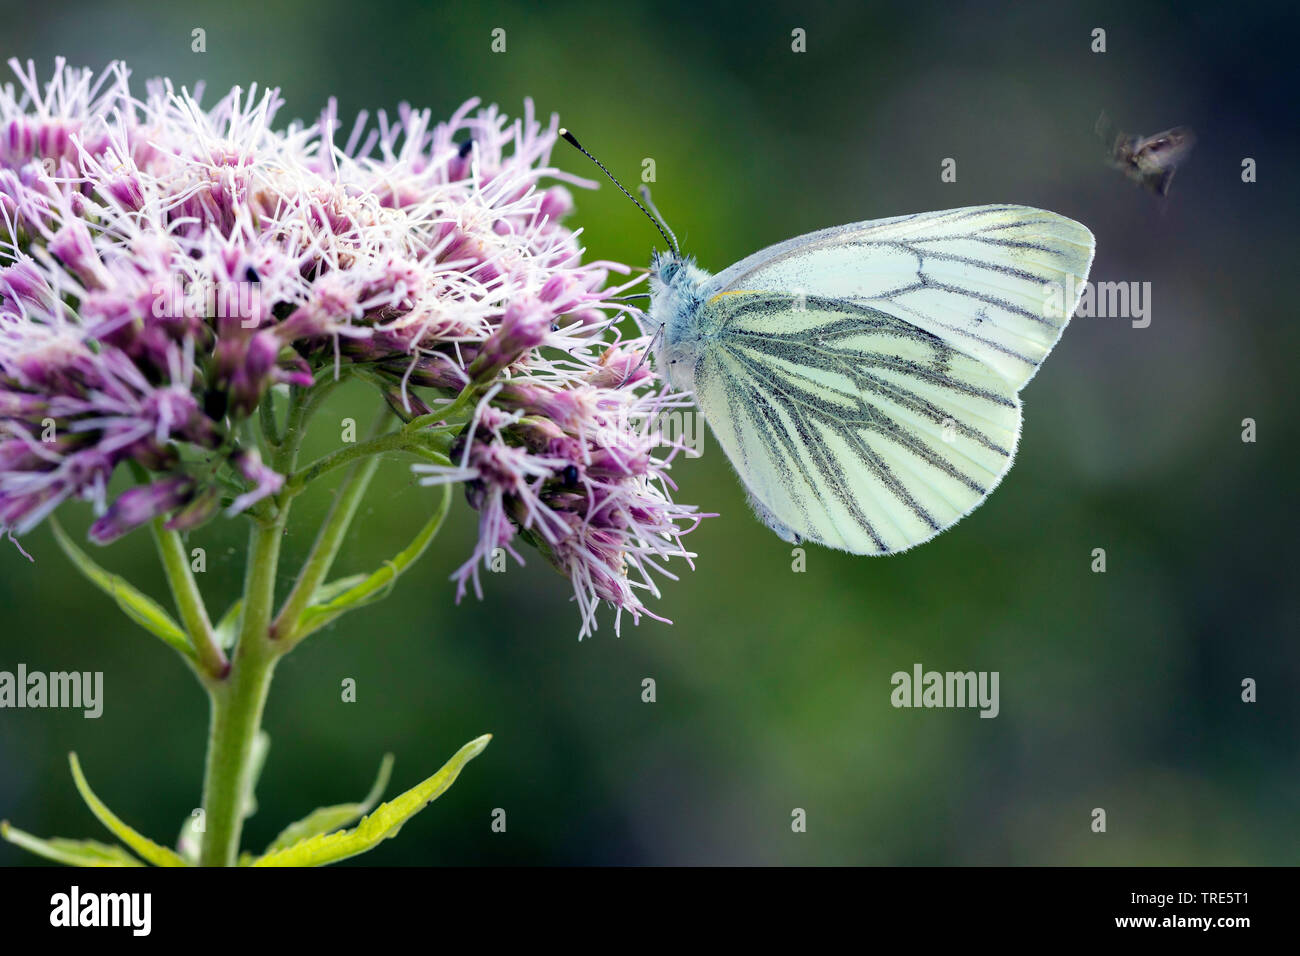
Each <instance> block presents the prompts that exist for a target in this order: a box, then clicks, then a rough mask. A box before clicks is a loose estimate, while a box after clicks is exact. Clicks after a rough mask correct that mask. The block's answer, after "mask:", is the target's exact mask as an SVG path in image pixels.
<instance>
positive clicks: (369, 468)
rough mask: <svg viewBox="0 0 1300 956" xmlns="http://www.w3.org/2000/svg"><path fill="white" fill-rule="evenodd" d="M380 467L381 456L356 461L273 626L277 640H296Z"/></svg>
mask: <svg viewBox="0 0 1300 956" xmlns="http://www.w3.org/2000/svg"><path fill="white" fill-rule="evenodd" d="M378 467H379V456H377V455H374V456H372V457H370V458H368V459H366V460H365V461H358V462H356V463H355V464H354V465H353V466H352V468H351V469H350V470H349V472H348V474H347V477H345V478H344V479H343V485H342V486H341V487H340V488H339V490H338V496H337V497H336V498H335V499H334V504H333V505H332V506H331V508H330V512H329V515H328V517H326V519H325V523H324V524H323V525H321V529H320V532H319V533H318V534H317V536H316V543H315V544H313V545H312V549H311V553H310V554H309V555H308V557H307V561H306V563H304V564H303V566H302V570H301V571H300V572H299V573H298V580H297V581H295V582H294V585H293V590H292V591H290V592H289V596H288V598H286V599H285V602H284V607H282V608H281V609H280V614H279V616H277V617H276V619H275V623H274V624H272V625H271V634H272V636H273V637H274V638H276V639H277V640H278V639H280V638H283V639H285V640H286V641H292V640H293V637H294V631H295V630H296V628H297V625H298V618H299V616H300V615H301V614H302V612H303V611H304V610H305V609H306V607H307V605H308V603H309V602H310V601H311V599H312V596H313V595H314V594H315V593H316V589H317V588H318V587H320V586H321V584H322V583H324V581H325V576H326V575H328V574H329V573H330V568H331V567H333V565H334V559H335V558H336V557H338V553H339V548H340V547H341V546H342V545H343V539H344V537H345V536H346V535H347V533H348V528H349V527H350V526H351V524H352V519H353V517H355V516H356V513H357V507H358V506H359V505H360V504H361V499H362V497H363V496H364V495H365V493H366V488H367V487H368V486H369V485H370V479H371V478H373V477H374V475H375V470H376V469H377V468H378Z"/></svg>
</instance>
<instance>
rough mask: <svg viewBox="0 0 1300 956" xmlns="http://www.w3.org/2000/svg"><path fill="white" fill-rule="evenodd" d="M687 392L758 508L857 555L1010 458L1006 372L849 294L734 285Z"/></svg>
mask: <svg viewBox="0 0 1300 956" xmlns="http://www.w3.org/2000/svg"><path fill="white" fill-rule="evenodd" d="M703 309H704V311H705V314H704V315H702V316H701V320H702V322H703V324H704V325H706V326H712V327H715V328H718V329H719V330H720V331H719V333H718V334H717V335H716V336H713V337H711V338H710V339H709V343H708V345H707V346H706V347H704V348H703V349H702V350H701V353H700V356H699V361H698V363H697V365H696V369H695V390H696V398H697V400H698V402H699V404H700V408H701V410H702V411H703V412H704V415H705V417H706V418H707V419H708V421H709V422H710V424H711V425H712V426H713V428H714V431H715V433H716V434H717V437H718V440H719V442H720V443H721V444H722V445H723V447H724V449H725V450H726V452H727V454H728V456H729V457H730V458H731V461H732V462H733V464H734V465H735V466H736V469H737V471H738V472H739V473H740V476H741V478H742V480H743V481H744V482H745V484H746V486H747V487H748V488H749V490H750V492H751V494H752V495H753V496H754V497H755V498H756V499H757V500H758V502H759V503H760V504H761V505H762V506H763V507H762V509H760V512H762V511H766V512H767V514H766V515H765V517H766V518H767V519H768V520H769V521H772V520H773V519H775V521H774V522H773V523H774V524H776V523H779V524H780V525H781V526H784V527H778V528H776V530H778V531H779V532H782V531H785V530H787V529H788V530H791V531H793V532H795V533H797V534H800V535H802V536H804V537H806V538H808V539H810V540H813V541H817V542H819V543H822V544H825V545H829V546H831V547H836V548H842V549H845V550H848V551H852V552H855V553H858V554H873V553H874V554H881V553H889V552H892V551H899V550H902V549H904V548H908V547H910V546H912V545H914V544H918V543H920V542H922V541H925V540H926V539H928V538H930V537H933V536H934V535H935V534H938V533H939V532H940V531H942V530H943V529H944V528H946V527H947V526H949V525H951V524H952V523H953V522H955V521H957V520H958V519H959V518H960V517H961V516H962V515H964V514H965V513H967V512H968V511H970V510H971V509H972V508H973V507H975V506H976V505H977V504H979V502H980V501H982V500H983V499H984V497H985V496H986V495H987V494H988V493H989V491H991V490H992V489H993V487H994V486H995V485H996V484H997V483H998V481H999V480H1000V479H1001V477H1002V475H1003V474H1004V473H1005V472H1006V470H1007V468H1008V467H1009V466H1010V464H1011V458H1012V455H1013V454H1014V451H1015V446H1016V442H1017V439H1018V437H1019V433H1020V403H1019V400H1018V398H1017V396H1016V389H1015V388H1014V387H1013V385H1012V384H1011V383H1010V382H1008V380H1007V379H1006V378H1005V377H1003V376H1002V375H1001V374H999V373H998V372H996V371H995V370H994V369H993V368H991V367H989V366H988V365H986V364H984V363H983V362H981V361H979V360H977V359H975V358H972V357H971V356H969V355H967V354H964V353H963V352H961V351H959V350H957V349H955V348H954V347H953V346H952V345H950V344H949V343H948V342H947V341H946V340H945V339H944V338H942V337H940V336H939V335H936V334H934V333H932V332H929V331H927V330H925V329H923V328H921V327H920V325H919V324H913V323H911V322H908V321H905V320H904V319H902V318H900V317H898V316H897V315H894V314H891V313H890V312H886V311H884V310H882V309H880V308H877V307H875V306H874V305H868V304H863V303H859V302H856V301H849V300H848V299H847V298H835V297H825V296H821V295H817V296H812V295H802V294H797V295H790V294H788V293H775V292H736V293H734V294H723V295H715V296H713V297H712V298H711V299H710V300H709V301H707V302H706V303H705V304H704V306H703Z"/></svg>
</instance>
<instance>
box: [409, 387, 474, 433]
mask: <svg viewBox="0 0 1300 956" xmlns="http://www.w3.org/2000/svg"><path fill="white" fill-rule="evenodd" d="M482 395H483V388H482V387H481V386H479V385H473V384H471V385H466V386H465V388H464V389H462V390H461V392H460V394H459V395H457V396H456V397H455V398H454V399H452V401H451V402H449V403H448V404H446V405H444V406H442V407H441V408H435V409H434V410H433V411H431V412H429V413H428V414H427V415H418V416H416V417H415V418H412V419H411V420H410V421H409V422H407V423H406V426H405V428H404V429H403V430H404V431H405V432H407V433H408V434H410V433H414V432H417V431H419V430H420V429H422V428H427V427H428V426H430V425H437V424H438V423H439V422H445V421H450V420H451V419H453V418H455V417H456V416H458V415H461V414H462V413H464V412H466V411H467V410H469V409H470V408H473V406H474V405H475V404H476V403H477V402H478V400H479V398H480V397H482Z"/></svg>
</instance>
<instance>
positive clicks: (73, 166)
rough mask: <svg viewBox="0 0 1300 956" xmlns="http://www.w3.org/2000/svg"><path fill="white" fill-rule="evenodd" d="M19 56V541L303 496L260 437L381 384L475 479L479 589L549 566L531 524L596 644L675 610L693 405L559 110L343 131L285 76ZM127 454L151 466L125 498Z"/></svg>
mask: <svg viewBox="0 0 1300 956" xmlns="http://www.w3.org/2000/svg"><path fill="white" fill-rule="evenodd" d="M10 65H11V67H12V68H13V70H14V72H15V74H16V76H17V82H16V83H14V84H8V85H4V86H0V530H2V531H5V532H8V533H10V534H13V533H17V534H22V533H24V532H26V531H28V530H30V529H31V528H32V527H34V526H35V525H37V524H38V523H39V522H40V521H41V520H42V519H43V518H45V517H46V516H47V515H48V514H49V513H50V512H51V511H53V510H54V509H55V508H56V507H58V506H59V505H60V504H61V503H62V502H64V501H66V500H68V499H70V498H79V499H83V500H87V501H89V502H90V503H91V505H92V506H93V508H94V510H95V513H96V515H97V518H96V520H95V522H94V524H93V525H92V528H91V537H92V539H93V540H95V541H98V542H101V543H102V542H105V541H109V540H113V539H114V538H116V537H118V536H120V535H122V534H125V533H126V532H128V531H130V530H131V529H132V528H135V527H137V526H139V525H140V524H143V523H145V522H147V521H150V520H153V519H162V520H163V522H164V523H165V524H166V526H167V527H170V528H174V529H182V530H189V529H192V528H196V527H198V526H199V525H201V524H202V523H203V522H205V521H207V520H209V519H210V518H211V517H212V516H214V515H215V514H217V513H218V512H220V511H222V510H223V508H224V510H225V512H226V513H228V514H237V513H240V512H242V511H245V510H256V509H267V508H274V507H277V503H278V502H279V501H280V499H281V498H282V497H283V496H284V495H286V494H289V493H290V491H291V490H292V489H293V488H295V487H296V485H295V484H294V482H293V481H292V479H293V477H294V476H293V475H292V474H290V473H288V472H289V470H290V469H291V468H292V460H291V458H284V459H283V460H281V458H280V456H276V455H268V454H264V451H273V450H274V449H275V448H276V447H278V446H277V441H278V440H279V438H278V436H275V435H273V434H269V435H268V434H263V435H262V437H261V438H259V432H258V429H259V428H260V427H261V426H262V425H264V424H265V422H264V421H263V418H264V417H265V415H266V405H267V403H268V402H270V401H272V398H271V396H272V395H273V394H274V393H275V392H277V391H279V392H283V391H285V390H286V389H290V390H295V392H294V394H297V393H310V392H311V390H313V389H317V388H321V387H323V386H325V385H327V384H328V383H330V382H331V381H333V380H335V379H337V378H340V377H342V376H344V375H347V374H353V373H355V374H356V375H357V376H358V377H361V378H364V379H365V380H366V381H368V382H370V383H372V384H374V385H375V386H376V387H377V388H378V389H379V392H380V393H381V394H382V396H383V397H384V399H385V400H386V401H387V403H388V406H389V407H391V408H392V409H393V410H394V411H396V412H397V414H398V415H399V416H400V417H401V418H402V419H404V420H406V421H412V420H414V419H420V421H418V422H413V423H412V424H411V425H410V426H408V427H409V428H412V429H414V434H416V435H417V436H420V438H421V440H427V442H428V444H427V447H425V448H424V451H425V452H426V457H433V458H434V460H435V462H437V463H436V464H432V465H429V466H427V467H426V468H424V480H425V481H426V482H429V483H442V482H447V481H463V482H464V483H465V489H466V495H467V498H468V499H469V502H470V504H471V505H472V506H473V507H474V508H476V509H477V510H478V511H479V515H480V541H479V543H478V546H477V548H476V550H475V552H474V555H473V556H472V558H471V560H470V562H468V563H467V564H466V565H465V566H464V567H463V568H462V569H461V570H460V571H459V572H457V574H456V575H455V577H456V579H457V580H458V592H459V593H464V591H465V589H466V588H467V586H468V585H469V584H470V583H472V584H473V586H474V588H475V590H476V591H477V590H478V589H479V586H480V584H479V579H478V570H477V569H478V568H479V567H481V566H482V564H483V562H484V561H485V560H487V559H488V558H490V556H491V555H492V554H493V553H494V552H495V551H496V549H502V550H503V551H504V552H505V553H507V554H510V555H513V556H514V557H516V558H517V559H519V560H523V559H522V556H521V554H520V551H519V549H518V548H517V547H516V544H517V543H518V542H520V541H521V540H522V541H523V542H525V543H528V544H531V545H533V546H535V547H537V548H538V549H539V550H540V551H541V552H542V553H543V554H544V555H545V556H546V558H547V560H548V561H550V562H551V563H552V564H553V565H554V566H555V567H556V568H557V569H559V570H560V571H561V572H562V573H563V574H564V575H566V576H567V577H568V578H569V579H570V580H571V581H572V583H573V585H574V589H575V594H576V596H577V600H578V603H579V607H580V610H581V614H582V632H583V633H584V634H585V633H588V632H590V631H591V630H592V629H594V627H595V616H594V611H595V608H596V607H597V605H598V604H599V602H600V601H606V602H608V603H610V604H612V605H613V606H615V607H616V608H617V609H619V611H620V612H621V611H623V610H627V611H628V612H629V613H631V614H632V615H633V617H634V618H639V617H640V615H641V614H643V613H645V614H649V612H648V611H647V610H646V609H645V607H644V604H643V603H642V601H641V600H640V595H641V594H643V593H650V594H656V593H657V590H656V586H655V584H654V575H656V574H662V573H665V569H664V567H663V563H664V561H665V560H667V559H668V558H670V557H673V556H678V557H686V558H687V559H688V560H689V557H690V555H688V554H687V553H686V552H685V551H684V550H683V549H682V547H681V543H680V537H681V535H682V534H683V533H685V532H686V531H688V530H690V529H691V528H692V527H694V525H695V523H696V521H697V520H698V516H697V515H696V514H695V513H694V510H693V509H692V508H690V507H687V506H682V505H678V504H675V503H673V501H672V500H671V497H670V494H669V492H670V488H671V483H670V482H669V481H668V477H667V470H668V467H669V464H670V460H671V458H672V454H673V450H672V448H671V446H667V445H665V444H664V443H662V442H661V441H660V439H659V437H658V434H657V432H656V431H655V429H654V427H653V419H654V415H655V413H656V411H657V410H658V409H660V408H662V407H664V406H665V405H666V404H668V405H671V404H673V403H675V402H677V401H678V400H679V399H678V397H675V396H671V395H667V394H666V393H665V392H664V391H663V389H662V387H661V385H660V383H659V381H658V379H657V378H656V376H655V375H654V373H653V372H652V370H651V369H650V368H649V367H648V366H646V365H645V364H644V363H643V362H641V361H640V357H641V354H642V352H643V350H644V348H645V347H646V345H647V343H646V341H645V339H644V337H642V336H639V335H638V337H637V338H635V339H634V340H632V341H620V340H619V333H618V332H617V331H616V327H615V325H614V323H615V321H616V320H617V319H618V318H619V317H620V316H626V315H627V314H628V312H629V310H628V308H627V307H626V306H624V305H623V304H622V303H620V302H618V301H617V300H616V297H617V296H618V294H619V293H620V292H622V291H624V290H625V289H626V288H627V285H630V284H631V283H627V284H625V285H622V286H619V285H615V286H612V287H611V286H609V284H608V283H609V277H610V273H611V271H616V272H621V273H624V274H626V273H627V272H628V270H627V268H626V267H623V266H619V265H617V264H614V263H601V262H583V260H582V252H583V250H582V249H581V247H580V246H579V245H578V241H577V234H576V233H574V232H573V231H571V230H569V229H568V228H566V227H565V226H564V225H563V224H562V223H561V221H560V220H561V219H562V218H563V217H564V216H565V215H567V214H568V213H569V212H570V211H571V210H572V209H573V197H572V195H571V193H570V192H569V190H568V189H567V188H566V187H565V185H563V183H566V182H567V183H568V184H569V185H583V186H585V185H591V184H590V183H587V182H585V181H583V180H579V179H576V178H574V177H571V176H568V175H566V174H564V173H562V172H560V171H558V170H556V169H554V168H552V167H551V166H550V152H551V148H552V146H553V144H554V142H555V139H556V132H557V129H558V123H557V121H556V119H555V118H554V117H552V118H551V121H550V122H549V124H546V125H543V124H542V123H541V122H539V121H538V119H537V118H536V117H535V116H534V112H533V108H532V104H531V103H527V104H526V106H525V110H524V115H523V116H522V117H520V118H515V119H509V118H507V117H506V116H505V115H504V114H502V113H500V112H499V111H498V110H497V109H496V108H495V107H487V108H481V109H480V108H479V106H478V103H477V101H475V100H471V101H469V102H468V103H466V104H465V105H464V106H462V107H461V108H460V109H459V110H457V111H456V113H455V114H454V115H453V116H452V117H451V118H450V119H449V120H448V121H446V122H444V123H434V121H433V119H432V117H431V115H430V113H429V112H428V111H424V110H415V109H412V108H410V107H407V106H402V107H401V108H400V109H399V110H398V111H397V115H396V116H395V117H390V116H389V115H388V114H386V113H385V112H383V111H380V112H379V113H378V114H377V117H376V123H374V124H371V123H370V122H369V119H368V117H367V116H366V115H365V114H363V115H362V116H360V117H359V118H358V120H357V122H356V123H355V124H354V125H353V127H352V128H351V131H350V133H349V134H348V135H347V136H346V137H345V138H344V140H343V143H342V144H341V145H340V144H339V143H338V142H337V141H336V133H337V132H338V131H339V124H338V121H337V116H336V110H335V107H334V105H333V103H331V104H330V105H329V106H328V107H327V109H326V110H324V112H323V113H322V114H321V115H320V117H319V118H318V119H317V120H316V122H314V123H311V124H302V123H290V124H288V125H287V126H286V127H284V128H283V129H279V130H277V129H276V128H275V126H274V122H275V120H276V117H277V115H278V113H279V110H280V108H281V106H282V101H281V99H280V97H279V94H278V91H276V90H268V91H261V92H259V91H258V90H257V89H256V87H253V88H250V89H249V90H247V91H244V90H241V89H239V88H236V89H234V90H232V91H231V92H230V93H229V94H227V95H226V96H224V97H222V98H221V99H219V100H218V101H216V102H215V103H213V104H212V105H211V106H208V107H204V106H203V105H202V104H201V99H202V95H201V92H200V93H196V94H193V95H192V94H191V93H190V92H188V91H186V90H183V89H182V90H180V91H177V90H176V89H175V88H174V87H173V86H172V84H171V83H170V82H168V81H166V80H155V81H152V82H150V83H149V84H147V85H146V88H145V95H144V97H143V99H140V98H137V97H136V96H135V95H134V94H133V93H132V92H131V89H130V86H129V83H128V76H129V74H128V71H127V69H126V68H125V67H124V66H123V65H121V64H115V65H113V66H111V67H110V68H109V69H108V70H106V71H105V72H104V73H102V74H100V75H99V76H95V75H94V74H93V73H92V72H90V71H88V70H76V69H71V68H67V67H65V66H64V65H63V64H62V62H60V63H58V64H57V66H56V73H55V77H54V79H53V80H52V81H50V82H48V83H46V84H44V85H42V84H41V83H39V81H38V79H37V76H36V72H35V69H34V68H33V67H32V65H31V64H27V65H26V66H25V67H24V66H22V65H20V64H18V63H17V62H15V61H11V62H10ZM633 281H634V282H635V281H638V280H633ZM444 413H446V417H445V420H444V419H442V418H440V416H442V415H443V414H444ZM460 414H463V415H464V416H466V417H463V418H460V417H457V415H460ZM259 416H263V418H260V417H259ZM270 418H271V420H272V421H273V420H274V412H273V410H272V413H271V415H270ZM430 422H431V423H432V424H430ZM271 431H272V432H273V431H274V429H271ZM263 432H265V429H263ZM263 439H264V440H263ZM439 441H444V444H443V445H439V444H438V442H439ZM259 444H261V445H263V446H264V448H263V450H259ZM439 449H441V450H439ZM121 473H130V474H133V475H135V476H136V477H137V484H136V486H135V487H131V488H128V489H127V490H125V491H122V492H120V493H118V494H117V495H116V496H115V497H114V496H113V495H112V494H110V490H109V489H110V482H111V481H112V480H113V479H114V478H115V476H117V475H119V474H121ZM651 616H653V615H651Z"/></svg>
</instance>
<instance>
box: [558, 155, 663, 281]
mask: <svg viewBox="0 0 1300 956" xmlns="http://www.w3.org/2000/svg"><path fill="white" fill-rule="evenodd" d="M560 138H561V139H563V140H564V141H565V142H567V143H568V144H569V145H570V146H572V147H573V148H574V149H576V150H577V151H578V152H580V153H582V155H583V156H586V157H587V158H588V159H589V160H591V161H592V162H593V163H595V164H596V165H597V166H599V167H600V171H601V172H602V173H604V174H605V175H606V176H608V177H609V181H610V182H611V183H613V184H614V185H615V186H617V187H618V191H619V192H621V193H622V194H623V195H624V196H626V197H627V198H628V199H630V200H632V202H633V203H635V204H636V208H637V209H640V210H641V211H642V212H643V213H645V217H646V218H647V219H649V220H650V222H651V223H652V224H653V225H654V227H655V228H656V229H657V230H659V235H661V236H663V237H664V242H666V243H668V246H669V248H670V249H672V250H673V255H675V256H677V257H678V258H681V250H679V249H678V248H677V238H676V237H675V236H673V235H672V230H671V229H669V230H668V231H667V232H665V231H664V229H665V226H661V225H660V224H659V220H658V219H656V218H655V217H654V216H653V215H651V214H650V210H649V209H646V207H645V206H643V205H641V203H639V202H637V198H636V197H635V196H633V195H632V194H631V193H630V192H628V191H627V190H626V189H624V188H623V184H622V183H620V182H619V181H618V180H617V179H615V178H614V174H613V173H611V172H610V171H609V170H608V169H607V168H606V167H605V164H604V163H602V162H601V161H600V160H599V159H597V158H596V157H595V156H593V155H591V153H589V152H587V151H586V150H585V149H584V148H583V146H582V144H581V143H579V142H578V139H577V137H575V136H574V135H573V134H572V133H570V132H569V131H568V130H567V129H561V130H560Z"/></svg>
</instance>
